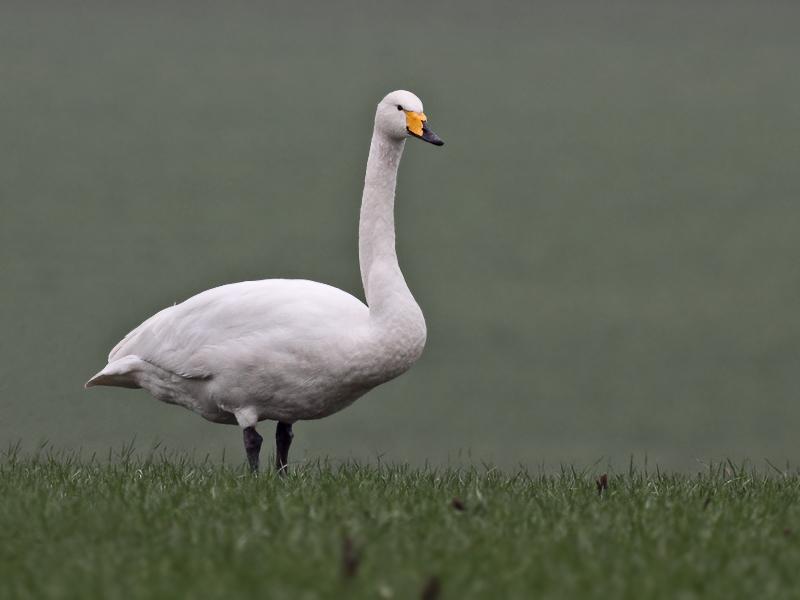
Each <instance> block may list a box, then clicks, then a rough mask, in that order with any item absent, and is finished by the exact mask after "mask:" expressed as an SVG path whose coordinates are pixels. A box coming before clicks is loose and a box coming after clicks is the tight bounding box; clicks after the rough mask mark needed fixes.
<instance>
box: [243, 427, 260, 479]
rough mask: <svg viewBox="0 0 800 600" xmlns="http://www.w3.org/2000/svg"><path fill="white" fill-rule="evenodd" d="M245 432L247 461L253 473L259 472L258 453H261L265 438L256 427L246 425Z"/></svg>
mask: <svg viewBox="0 0 800 600" xmlns="http://www.w3.org/2000/svg"><path fill="white" fill-rule="evenodd" d="M243 433H244V449H245V452H247V462H249V463H250V470H251V471H252V472H253V473H258V455H259V454H260V453H261V442H262V441H263V440H264V438H262V437H261V436H260V435H259V434H258V432H257V431H256V428H255V427H245V429H244V432H243Z"/></svg>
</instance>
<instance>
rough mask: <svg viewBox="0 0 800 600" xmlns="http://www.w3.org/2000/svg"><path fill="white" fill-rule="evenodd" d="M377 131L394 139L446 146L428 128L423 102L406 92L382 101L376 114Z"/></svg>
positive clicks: (394, 93) (395, 94) (397, 93)
mask: <svg viewBox="0 0 800 600" xmlns="http://www.w3.org/2000/svg"><path fill="white" fill-rule="evenodd" d="M375 129H378V130H380V131H382V132H383V133H384V134H386V135H388V136H389V137H391V138H394V139H405V138H407V137H415V138H419V139H421V140H423V141H425V142H428V143H431V144H433V145H434V146H443V145H444V141H443V140H442V138H440V137H439V136H438V135H436V134H435V133H434V132H433V131H432V130H431V129H429V128H428V117H426V116H425V113H424V112H422V101H421V100H420V99H419V98H417V97H416V96H415V95H414V94H412V93H411V92H407V91H406V90H397V91H394V92H391V93H390V94H387V95H386V97H385V98H384V99H383V100H381V101H380V103H379V104H378V110H377V111H376V113H375Z"/></svg>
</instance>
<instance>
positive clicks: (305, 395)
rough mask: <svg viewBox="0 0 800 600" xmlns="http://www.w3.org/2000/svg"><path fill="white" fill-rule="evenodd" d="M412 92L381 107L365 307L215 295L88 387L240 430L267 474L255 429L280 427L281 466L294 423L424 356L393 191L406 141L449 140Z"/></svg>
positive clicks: (369, 187)
mask: <svg viewBox="0 0 800 600" xmlns="http://www.w3.org/2000/svg"><path fill="white" fill-rule="evenodd" d="M426 121H427V118H426V117H425V114H424V113H423V111H422V102H420V100H419V98H417V97H416V96H415V95H414V94H412V93H411V92H407V91H404V90H399V91H395V92H392V93H390V94H388V95H387V96H386V97H385V98H384V99H383V100H381V102H380V103H379V104H378V108H377V111H376V113H375V127H374V130H373V134H372V143H371V145H370V150H369V159H368V160H367V173H366V177H365V179H364V193H363V196H362V201H361V217H360V222H359V231H358V237H359V248H358V250H359V262H360V266H361V279H362V281H363V284H364V292H365V294H366V299H367V303H366V305H365V304H364V303H362V302H361V301H360V300H358V299H356V298H355V297H353V296H351V295H350V294H348V293H347V292H343V291H342V290H339V289H336V288H334V287H331V286H328V285H325V284H322V283H316V282H313V281H306V280H292V279H266V280H263V281H245V282H242V283H233V284H229V285H223V286H221V287H217V288H213V289H210V290H207V291H205V292H202V293H200V294H197V295H196V296H193V297H192V298H189V299H188V300H186V301H185V302H182V303H181V304H177V305H175V306H170V307H169V308H165V309H164V310H162V311H161V312H159V313H157V314H155V315H154V316H152V317H150V318H149V319H148V320H146V321H145V322H144V323H142V324H141V325H140V326H139V327H137V328H136V329H134V330H133V331H131V332H130V333H129V334H128V335H126V336H125V339H123V340H122V341H121V342H120V343H119V344H117V345H116V346H115V347H114V349H113V350H112V351H111V353H110V354H109V356H108V364H107V365H106V367H105V368H104V369H103V370H102V371H100V372H99V373H98V374H97V375H95V376H94V377H92V378H91V379H90V380H89V381H88V382H87V383H86V387H91V386H96V385H108V386H119V387H128V388H144V389H145V390H147V391H148V392H149V393H150V394H151V395H152V396H154V397H155V398H157V399H158V400H161V401H163V402H169V403H170V404H179V405H181V406H184V407H186V408H190V409H192V410H193V411H195V412H197V413H199V414H200V415H202V416H203V417H205V418H206V419H208V420H210V421H213V422H215V423H229V424H233V423H238V424H239V426H240V427H241V428H242V429H243V430H244V446H245V450H246V452H247V458H248V460H249V463H250V467H251V468H252V469H253V470H257V469H258V460H259V453H260V450H261V441H262V437H261V436H260V435H259V434H258V433H257V432H256V430H255V425H256V423H257V422H258V421H262V420H264V419H271V420H273V421H277V422H278V425H277V429H276V433H275V438H276V446H277V452H276V467H277V469H278V471H280V472H283V471H284V470H285V469H286V465H287V463H288V454H289V446H290V444H291V441H292V424H293V423H294V422H295V421H300V420H306V419H319V418H321V417H326V416H328V415H330V414H333V413H335V412H337V411H339V410H341V409H343V408H345V407H346V406H348V405H349V404H351V403H352V402H353V401H354V400H356V399H357V398H358V397H360V396H361V395H363V394H364V393H365V392H367V391H368V390H370V389H372V388H374V387H375V386H377V385H379V384H381V383H383V382H385V381H388V380H390V379H392V378H394V377H397V376H398V375H400V374H401V373H403V372H404V371H406V370H407V369H408V368H409V367H411V365H412V364H413V363H414V362H415V361H416V360H417V359H418V358H419V356H420V354H421V353H422V349H423V347H424V345H425V337H426V329H425V319H424V318H423V316H422V311H421V310H420V308H419V306H418V305H417V303H416V302H415V301H414V297H413V296H412V295H411V292H410V291H409V289H408V286H407V285H406V282H405V279H404V278H403V274H402V273H401V271H400V267H399V265H398V263H397V254H396V253H395V233H394V194H395V183H396V180H397V168H398V165H399V164H400V157H401V155H402V154H403V147H404V146H405V139H406V137H408V136H414V137H418V138H420V139H423V140H425V141H426V142H430V143H432V144H435V145H437V146H441V145H442V144H443V143H444V142H442V140H441V139H440V138H439V137H438V136H437V135H436V134H435V133H433V132H432V131H431V130H430V129H428V126H427V123H426Z"/></svg>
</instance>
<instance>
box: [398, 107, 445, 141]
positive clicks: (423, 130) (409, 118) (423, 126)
mask: <svg viewBox="0 0 800 600" xmlns="http://www.w3.org/2000/svg"><path fill="white" fill-rule="evenodd" d="M405 112H406V130H407V131H408V133H409V134H410V135H413V136H414V137H415V138H419V139H421V140H423V141H425V142H428V143H429V144H433V145H434V146H444V140H442V138H440V137H439V136H438V135H436V134H435V133H434V132H433V131H432V130H431V129H429V128H428V117H426V116H425V113H418V112H413V111H410V110H407V111H405Z"/></svg>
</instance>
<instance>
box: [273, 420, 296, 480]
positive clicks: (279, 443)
mask: <svg viewBox="0 0 800 600" xmlns="http://www.w3.org/2000/svg"><path fill="white" fill-rule="evenodd" d="M293 437H294V434H293V433H292V426H291V424H290V423H284V422H282V421H278V427H277V428H276V429H275V450H276V452H275V468H276V469H278V473H280V474H281V475H283V474H284V473H286V472H288V470H289V446H291V445H292V438H293Z"/></svg>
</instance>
